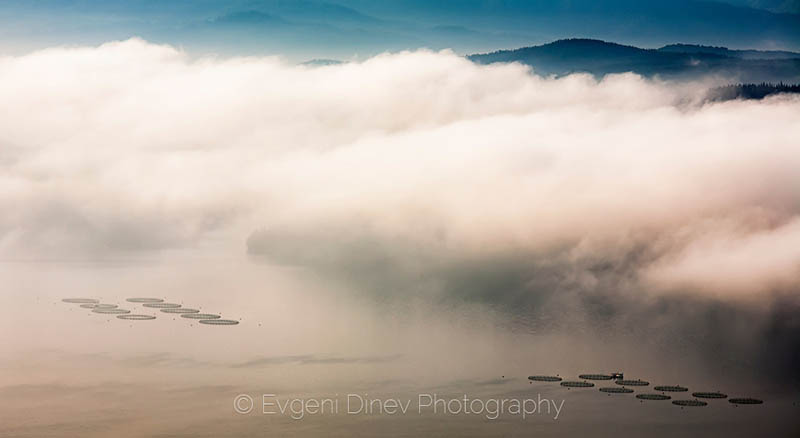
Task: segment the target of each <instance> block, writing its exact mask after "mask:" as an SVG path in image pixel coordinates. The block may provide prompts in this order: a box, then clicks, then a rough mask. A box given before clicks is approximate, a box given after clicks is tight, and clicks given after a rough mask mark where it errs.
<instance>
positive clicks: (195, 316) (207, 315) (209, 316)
mask: <svg viewBox="0 0 800 438" xmlns="http://www.w3.org/2000/svg"><path fill="white" fill-rule="evenodd" d="M181 318H189V319H201V320H202V319H220V318H221V316H219V315H214V314H211V313H184V314H181Z"/></svg>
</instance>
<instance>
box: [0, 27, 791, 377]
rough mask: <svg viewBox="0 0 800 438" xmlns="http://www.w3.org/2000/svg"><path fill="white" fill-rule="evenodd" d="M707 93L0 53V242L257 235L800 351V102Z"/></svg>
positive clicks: (399, 56)
mask: <svg viewBox="0 0 800 438" xmlns="http://www.w3.org/2000/svg"><path fill="white" fill-rule="evenodd" d="M708 85H710V83H709V82H697V83H664V82H658V81H650V80H645V79H643V78H641V77H639V76H636V75H632V74H623V75H612V76H608V77H606V78H605V79H604V80H602V81H597V80H595V79H593V78H591V77H589V76H587V75H571V76H568V77H565V78H560V79H554V78H543V77H539V76H537V75H535V74H532V73H531V71H529V70H528V69H526V68H525V67H523V66H521V65H516V64H510V65H491V66H478V65H474V64H472V63H470V62H469V61H467V60H465V59H463V58H461V57H459V56H456V55H454V54H453V53H451V52H448V51H443V52H431V51H414V52H402V53H396V54H383V55H380V56H376V57H374V58H371V59H368V60H365V61H363V62H358V63H346V64H340V65H331V66H323V67H310V66H297V65H290V64H288V63H286V62H284V61H282V60H280V59H278V58H231V59H217V58H202V59H191V58H189V57H187V56H186V55H185V54H184V53H182V52H181V51H178V50H176V49H174V48H171V47H168V46H159V45H153V44H149V43H147V42H144V41H141V40H137V39H133V40H128V41H122V42H114V43H108V44H105V45H103V46H100V47H94V48H53V49H48V50H44V51H40V52H34V53H31V54H28V55H24V56H14V57H4V58H2V59H0V102H2V105H3V106H4V108H5V109H6V111H5V114H6V116H5V117H3V118H2V119H0V144H1V145H2V148H0V211H3V214H2V215H0V254H2V256H3V257H5V258H50V257H65V258H83V257H100V258H104V257H116V256H119V255H128V254H141V253H150V252H153V251H166V250H172V249H179V248H194V249H196V250H198V251H210V252H215V253H226V252H227V253H230V252H242V251H244V250H247V251H249V253H250V254H252V255H254V256H257V257H264V258H266V259H268V260H270V261H271V262H273V263H280V264H290V265H300V266H303V267H306V268H309V269H312V270H314V271H317V272H320V273H323V274H325V275H328V276H329V277H330V278H332V279H334V278H335V279H339V280H342V281H345V282H348V283H349V284H351V285H352V286H353V288H354V289H357V290H362V291H366V292H368V293H370V294H373V295H375V296H380V297H385V298H387V299H390V300H391V299H394V298H401V299H403V298H408V297H426V299H432V300H434V301H437V302H440V303H442V302H443V303H453V302H457V303H462V304H463V303H469V302H477V303H483V304H486V305H489V306H494V307H499V308H501V309H505V310H507V311H508V313H509V315H510V316H509V317H510V318H512V319H514V321H516V322H517V323H520V324H522V325H527V326H529V327H533V328H546V327H548V325H551V324H553V325H554V326H558V327H564V326H570V325H572V326H575V327H591V329H592V330H593V329H596V328H597V327H600V326H609V327H614V328H615V329H617V330H622V331H625V330H633V329H635V328H636V327H642V326H645V327H646V328H647V330H646V333H645V334H648V335H652V336H657V335H658V330H662V329H667V328H669V329H676V330H684V329H680V328H678V325H679V324H683V325H685V327H686V329H685V330H686V331H687V332H689V331H690V330H694V331H700V332H702V331H703V330H706V329H708V327H709V324H710V322H709V321H712V320H718V321H722V322H723V323H724V324H723V325H724V327H726V328H724V329H725V330H727V329H730V330H739V326H738V324H739V322H742V321H750V322H751V323H750V324H749V326H750V327H751V330H753V331H754V333H755V334H754V335H753V337H754V338H757V337H758V334H764V333H772V334H773V335H774V334H775V333H779V334H781V335H782V336H785V337H784V339H789V341H787V342H788V344H789V345H795V346H796V345H798V344H800V343H799V342H797V340H798V339H800V336H797V333H798V330H797V327H796V324H794V323H793V322H792V320H791V318H788V319H787V317H786V315H785V314H783V313H781V312H777V311H776V310H775V307H774V306H775V305H777V304H776V303H782V305H784V306H788V307H789V308H794V307H793V306H796V302H797V300H796V298H795V297H796V291H797V287H798V269H800V253H798V252H797V250H796V249H795V248H797V247H798V245H797V244H796V241H797V240H798V239H800V227H799V226H798V225H797V224H798V220H800V219H799V218H800V186H799V185H798V184H797V181H798V180H797V169H798V168H800V154H797V138H800V124H798V114H800V111H799V110H800V99H798V98H797V97H791V96H777V97H773V98H770V99H767V100H764V101H750V102H742V101H733V102H726V103H715V104H703V103H701V102H700V99H701V98H702V95H703V91H704V90H705V89H706V87H707V86H708ZM656 310H658V311H656ZM726 312H729V313H726ZM719 314H727V315H733V316H734V317H733V318H728V319H725V318H722V319H718V318H716V316H714V315H719ZM709 315H711V316H709ZM558 321H560V322H558ZM719 330H720V331H717V332H715V333H716V334H719V333H721V330H723V329H719ZM745 332H746V331H745ZM745 336H750V335H745ZM715 339H716V338H715ZM739 339H742V338H739ZM709 342H711V343H714V342H716V341H714V340H712V341H709ZM720 342H723V341H720ZM752 345H755V344H752V343H751V347H752ZM775 345H777V347H775V349H774V350H771V351H773V353H775V355H778V354H779V353H780V352H781V351H785V349H786V345H783V344H781V345H778V344H775ZM753 348H755V347H753ZM764 357H773V356H771V355H770V354H766V355H764ZM781 363H782V364H786V363H787V361H786V360H783V362H781ZM783 370H784V371H785V370H788V368H783Z"/></svg>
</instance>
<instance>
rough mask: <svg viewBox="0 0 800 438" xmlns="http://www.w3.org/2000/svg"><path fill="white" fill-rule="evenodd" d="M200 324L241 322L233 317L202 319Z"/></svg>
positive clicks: (232, 323) (234, 323)
mask: <svg viewBox="0 0 800 438" xmlns="http://www.w3.org/2000/svg"><path fill="white" fill-rule="evenodd" d="M200 324H208V325H236V324H239V321H234V320H232V319H201V320H200Z"/></svg>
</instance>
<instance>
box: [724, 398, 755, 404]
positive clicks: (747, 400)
mask: <svg viewBox="0 0 800 438" xmlns="http://www.w3.org/2000/svg"><path fill="white" fill-rule="evenodd" d="M728 401H729V402H731V403H733V404H735V405H760V404H762V403H764V400H759V399H757V398H750V397H737V398H731V399H728Z"/></svg>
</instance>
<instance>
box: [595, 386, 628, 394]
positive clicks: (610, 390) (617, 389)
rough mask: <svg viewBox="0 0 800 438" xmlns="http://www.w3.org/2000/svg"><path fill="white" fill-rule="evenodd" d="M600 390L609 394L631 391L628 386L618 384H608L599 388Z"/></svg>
mask: <svg viewBox="0 0 800 438" xmlns="http://www.w3.org/2000/svg"><path fill="white" fill-rule="evenodd" d="M600 391H601V392H608V393H610V394H630V393H632V392H633V390H632V389H630V388H620V387H619V386H609V387H607V388H600Z"/></svg>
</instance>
